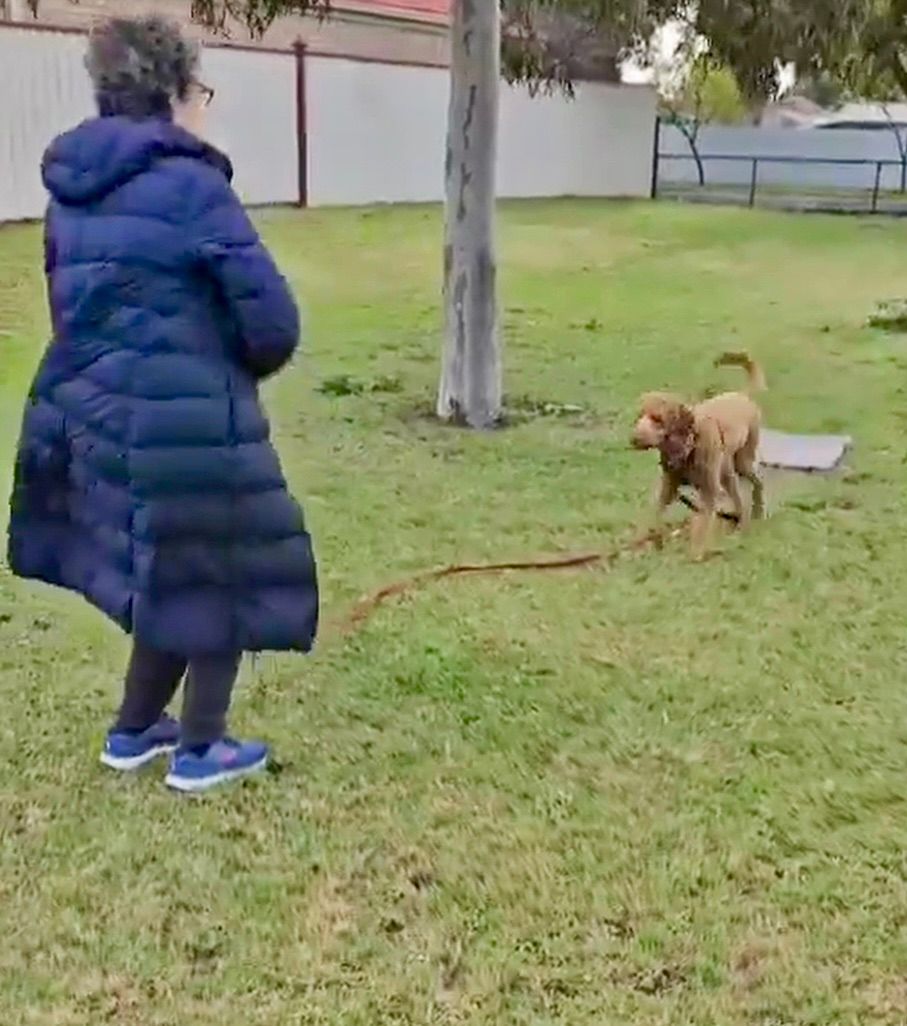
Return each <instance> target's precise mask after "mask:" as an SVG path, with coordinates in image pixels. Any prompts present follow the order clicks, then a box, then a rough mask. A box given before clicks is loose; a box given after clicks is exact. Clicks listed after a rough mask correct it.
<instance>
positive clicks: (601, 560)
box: [328, 493, 737, 637]
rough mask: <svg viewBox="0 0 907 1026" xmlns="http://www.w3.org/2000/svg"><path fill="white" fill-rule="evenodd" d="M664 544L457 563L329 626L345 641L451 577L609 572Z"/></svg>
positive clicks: (369, 598)
mask: <svg viewBox="0 0 907 1026" xmlns="http://www.w3.org/2000/svg"><path fill="white" fill-rule="evenodd" d="M678 498H679V499H680V501H681V502H682V503H683V504H684V505H685V506H687V507H689V509H691V510H693V511H697V510H698V506H697V505H696V503H695V502H694V501H693V500H692V499H690V498H689V497H688V496H686V495H684V494H683V493H681V494H680V495H679V496H678ZM719 516H721V517H723V518H724V519H726V520H736V519H737V518H736V517H735V516H734V514H733V513H725V512H719ZM681 533H682V528H676V529H674V530H673V531H671V532H670V535H669V537H672V538H673V537H676V536H677V535H679V534H681ZM656 544H660V541H659V540H658V539H656V538H655V537H654V536H653V535H652V534H648V535H644V536H643V537H641V538H635V539H633V540H632V541H629V542H624V543H623V544H622V545H615V546H614V547H613V548H611V549H608V550H606V551H604V552H578V553H571V554H565V555H563V556H546V557H542V558H540V559H526V560H513V561H510V562H506V563H455V564H452V565H451V566H444V567H437V568H435V569H434V570H423V571H422V572H421V573H417V574H413V575H412V576H411V577H406V578H403V579H402V580H399V581H395V582H394V583H393V584H386V585H384V587H382V588H378V590H377V591H373V592H372V593H371V594H370V595H366V596H365V597H364V598H362V599H360V600H359V601H358V602H357V603H356V604H355V605H354V606H353V608H352V609H351V610H350V611H349V612H348V613H347V614H346V616H345V617H343V619H341V620H336V621H334V622H333V623H332V624H330V625H329V627H328V631H329V632H330V633H336V634H338V635H340V636H341V637H343V636H346V635H349V634H351V633H352V632H353V631H355V630H357V629H358V628H359V627H361V626H362V624H363V623H365V621H366V620H368V618H369V617H370V616H371V615H372V614H373V613H374V612H375V611H376V610H377V609H378V608H379V607H380V606H382V605H384V603H385V602H387V601H388V600H389V599H393V598H400V597H401V596H403V595H407V594H409V593H410V592H413V591H416V590H418V589H419V588H424V587H425V586H426V585H428V584H433V583H434V582H435V581H442V580H445V579H446V578H449V577H467V576H469V577H478V576H480V575H487V576H490V575H493V574H507V573H519V572H522V571H546V570H579V569H582V568H584V567H591V566H595V565H601V566H603V567H604V568H606V569H610V568H611V566H612V565H613V564H614V563H615V562H616V561H617V560H618V559H619V558H620V557H621V556H623V555H626V554H629V553H633V552H640V551H642V550H643V549H646V548H649V547H650V546H652V545H656Z"/></svg>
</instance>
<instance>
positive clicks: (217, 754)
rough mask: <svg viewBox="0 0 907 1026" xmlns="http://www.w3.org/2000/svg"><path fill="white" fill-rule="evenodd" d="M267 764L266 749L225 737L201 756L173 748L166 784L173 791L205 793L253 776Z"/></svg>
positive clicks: (260, 744)
mask: <svg viewBox="0 0 907 1026" xmlns="http://www.w3.org/2000/svg"><path fill="white" fill-rule="evenodd" d="M267 764H268V746H267V745H265V744H262V743H261V742H260V741H234V740H233V738H230V737H225V738H224V739H223V740H222V741H215V742H214V744H213V745H209V746H208V748H207V749H206V751H205V752H204V753H202V754H201V755H198V754H196V753H195V752H193V751H191V750H189V749H177V751H176V752H175V753H174V755H173V759H172V761H171V763H170V772H169V773H168V774H167V778H166V784H167V786H168V787H172V788H174V789H175V790H177V791H193V792H194V791H207V790H208V788H209V787H216V786H217V785H218V784H224V783H226V782H227V781H228V780H236V778H237V777H244V776H246V775H247V774H249V773H257V772H258V771H259V770H263V769H264V768H265V766H267Z"/></svg>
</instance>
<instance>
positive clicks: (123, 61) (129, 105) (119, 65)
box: [85, 15, 199, 118]
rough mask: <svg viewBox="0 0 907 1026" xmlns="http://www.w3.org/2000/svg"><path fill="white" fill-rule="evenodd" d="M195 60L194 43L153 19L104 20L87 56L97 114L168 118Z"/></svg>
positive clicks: (192, 74) (186, 86) (191, 76)
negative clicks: (173, 102) (161, 116)
mask: <svg viewBox="0 0 907 1026" xmlns="http://www.w3.org/2000/svg"><path fill="white" fill-rule="evenodd" d="M198 62H199V48H198V44H197V43H195V42H194V41H192V40H191V39H187V38H186V37H185V36H184V35H183V33H182V31H181V29H180V27H179V25H177V24H175V23H174V22H171V21H168V20H167V19H166V18H161V17H158V16H156V15H151V16H149V17H144V18H111V19H110V20H109V21H105V22H103V23H102V24H100V25H99V26H98V27H97V28H95V29H94V30H93V31H92V33H91V36H90V38H89V41H88V53H87V54H86V57H85V67H86V68H87V69H88V74H89V75H90V76H91V81H92V83H93V84H94V91H95V97H96V99H97V103H98V110H99V112H100V113H101V114H102V115H114V114H123V115H126V116H128V117H134V118H144V117H154V116H160V115H167V114H169V113H170V110H171V103H172V101H173V100H185V99H186V96H187V95H188V92H189V87H190V86H191V84H192V81H193V79H194V77H195V72H196V69H197V67H198Z"/></svg>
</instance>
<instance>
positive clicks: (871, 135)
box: [659, 125, 900, 189]
mask: <svg viewBox="0 0 907 1026" xmlns="http://www.w3.org/2000/svg"><path fill="white" fill-rule="evenodd" d="M697 147H698V149H699V152H700V154H701V155H702V158H703V164H704V167H705V179H706V183H707V184H709V185H738V186H741V187H743V186H748V185H749V182H750V175H751V174H752V162H751V160H748V159H747V160H709V159H708V157H709V156H710V155H712V156H714V155H716V154H717V155H728V156H739V157H746V158H752V157H811V158H821V159H823V160H829V161H835V160H844V161H847V160H865V161H876V160H894V161H897V160H900V157H899V154H898V147H897V142H896V140H895V138H894V134H893V133H892V132H890V131H883V130H873V131H861V130H860V129H843V128H842V129H820V128H801V129H783V128H756V127H740V128H737V127H729V126H722V125H707V126H704V127H703V128H702V129H700V132H699V137H698V140H697ZM659 149H660V151H661V153H662V154H663V156H662V157H661V158H660V160H659V179H660V180H661V181H663V182H671V183H675V184H684V185H687V184H694V183H696V182H698V178H697V173H696V164H695V162H694V161H692V160H689V159H680V160H678V159H674V160H672V159H670V158H668V157H666V156H664V154H668V153H673V154H686V155H687V156H689V155H690V146H689V143H688V142H687V141H686V139H685V138H684V137H683V134H682V133H681V132H680V131H679V130H678V129H676V128H674V127H673V126H672V125H663V126H662V128H661V143H660V146H659ZM758 175H759V184H760V185H779V186H781V185H783V186H790V187H794V188H796V187H804V186H805V187H809V186H813V187H818V188H831V189H871V188H872V187H873V182H874V179H875V167H874V166H872V165H870V164H833V163H828V164H798V163H795V162H791V163H789V164H788V163H775V162H765V163H760V164H759V171H758ZM899 181H900V168H895V167H886V168H884V169H883V172H882V179H881V186H882V188H883V189H893V188H896V187H897V185H898V183H899Z"/></svg>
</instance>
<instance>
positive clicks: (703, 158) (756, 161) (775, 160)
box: [652, 149, 907, 214]
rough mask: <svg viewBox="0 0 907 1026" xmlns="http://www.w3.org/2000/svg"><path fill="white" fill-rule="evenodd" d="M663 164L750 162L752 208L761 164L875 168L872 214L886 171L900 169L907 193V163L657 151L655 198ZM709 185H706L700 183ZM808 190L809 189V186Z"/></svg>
mask: <svg viewBox="0 0 907 1026" xmlns="http://www.w3.org/2000/svg"><path fill="white" fill-rule="evenodd" d="M662 160H685V161H693V162H695V163H696V164H697V166H698V167H700V168H702V166H703V165H704V164H706V163H708V162H710V161H724V162H730V161H734V162H737V163H742V162H749V164H750V165H751V168H750V178H749V197H748V206H750V207H752V206H755V204H756V192H757V189H758V186H759V166H760V165H761V164H769V165H771V164H812V165H820V164H821V165H825V166H827V167H834V166H838V167H871V168H874V169H875V175H874V178H873V186H872V202H871V206H870V211H871V213H873V214H876V213H878V210H879V193H880V191H881V184H882V171H883V169H884V168H886V167H896V168H900V171H901V180H900V191H901V192H904V191H905V186H907V163H905V161H902V160H871V159H864V158H861V157H781V156H752V155H750V154H733V153H700V154H698V155H696V154H693V153H661V152H659V151H658V150H657V149H656V151H655V160H654V167H653V170H652V196H653V198H654V197H655V196H657V195H658V170H659V164H660V162H661V161H662ZM700 184H701V185H705V182H702V183H700ZM715 184H720V185H728V184H733V183H726V182H721V183H715ZM807 188H808V186H807ZM839 191H842V192H845V191H850V192H856V191H859V190H858V189H857V188H855V187H848V186H841V187H840V190H839Z"/></svg>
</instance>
